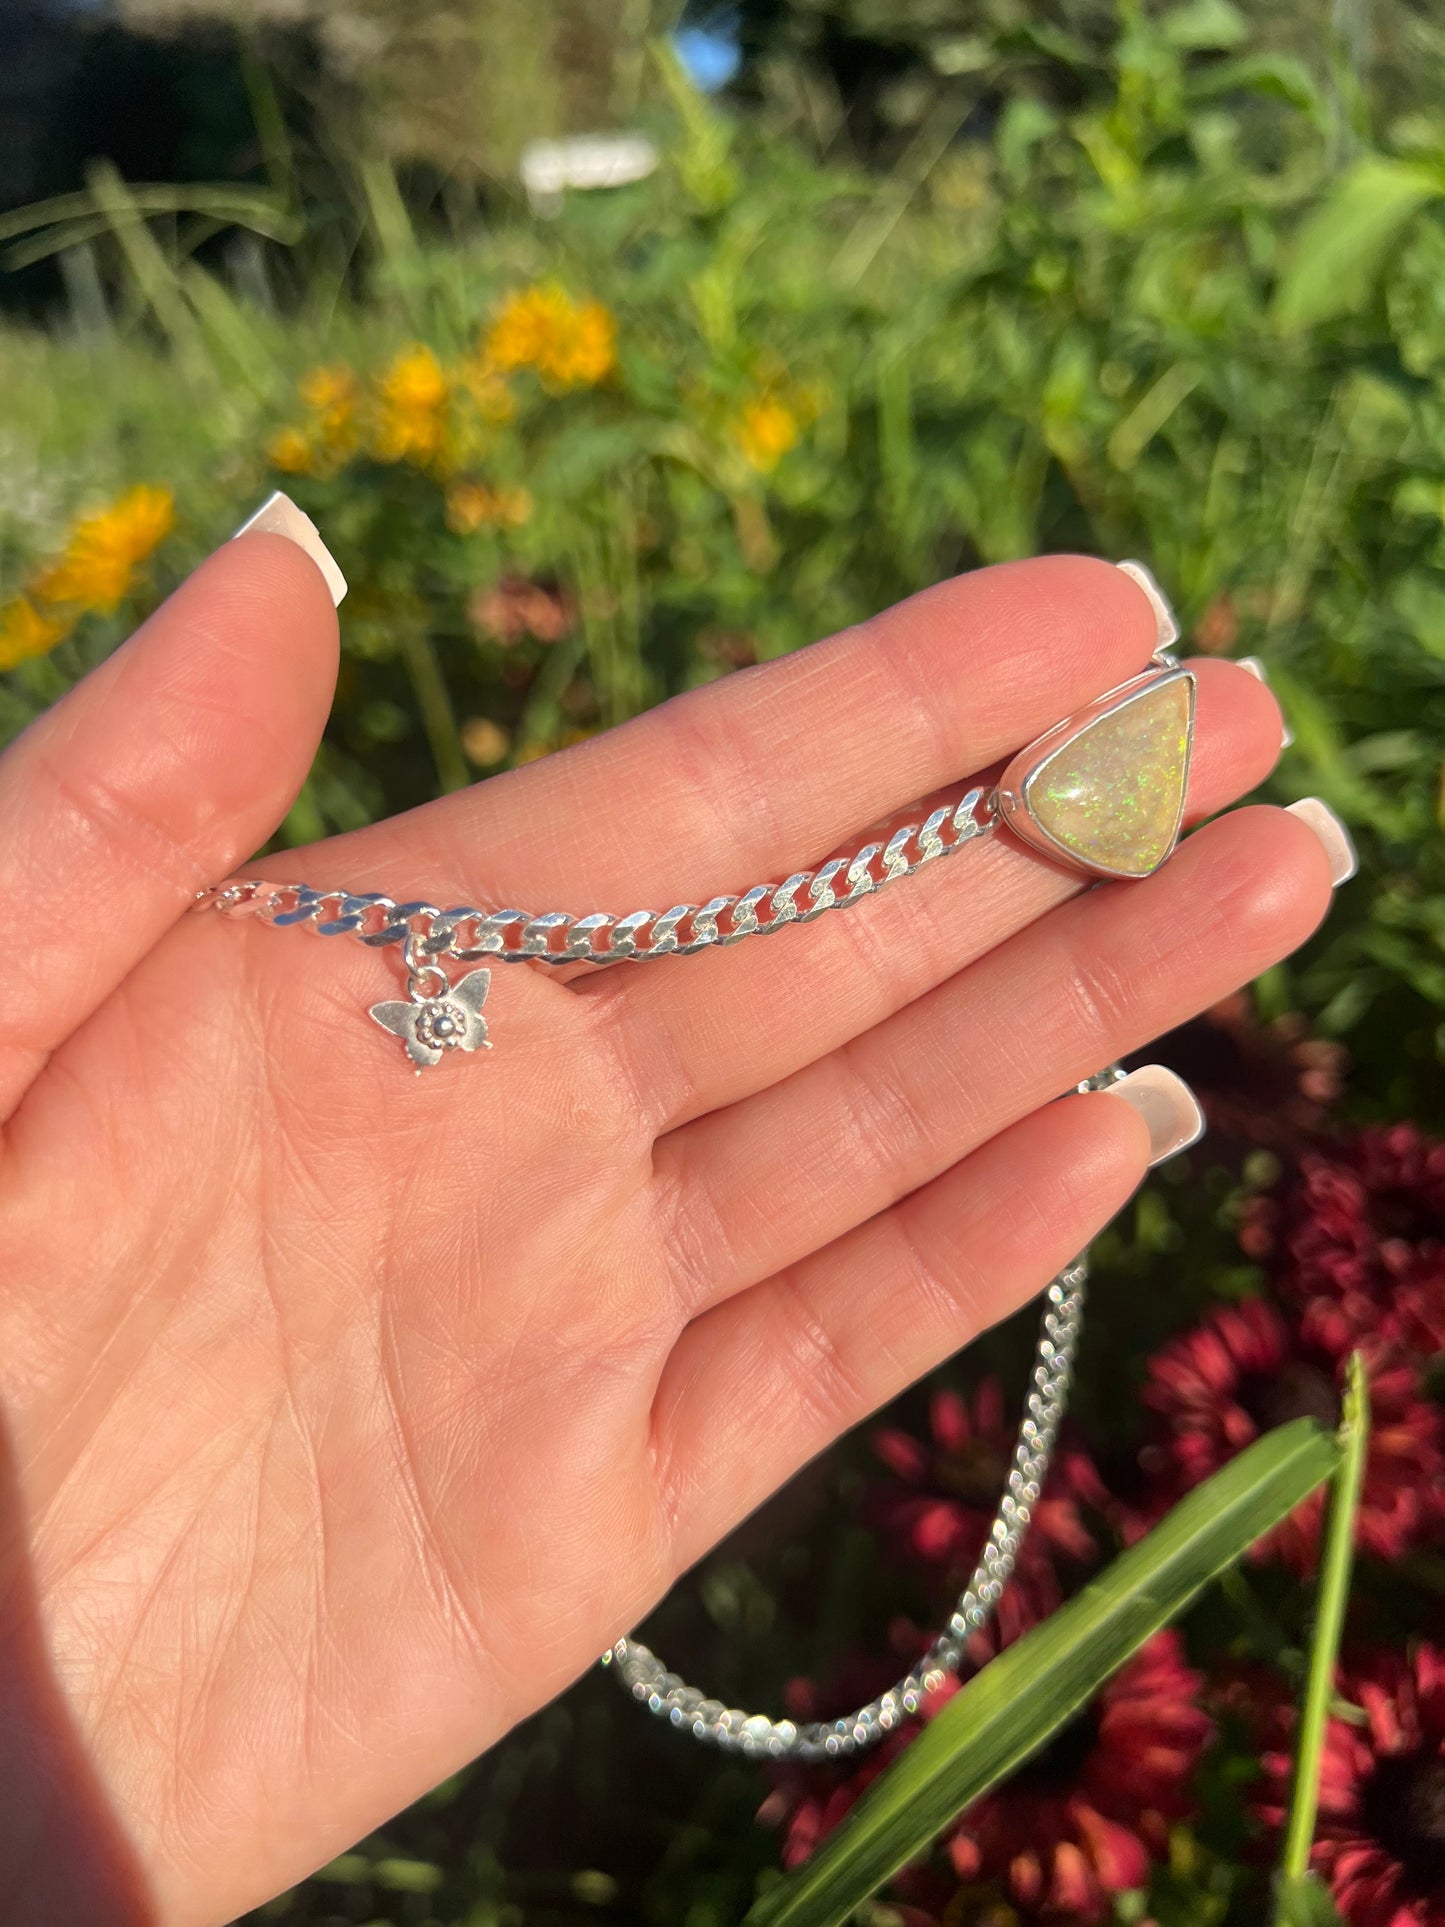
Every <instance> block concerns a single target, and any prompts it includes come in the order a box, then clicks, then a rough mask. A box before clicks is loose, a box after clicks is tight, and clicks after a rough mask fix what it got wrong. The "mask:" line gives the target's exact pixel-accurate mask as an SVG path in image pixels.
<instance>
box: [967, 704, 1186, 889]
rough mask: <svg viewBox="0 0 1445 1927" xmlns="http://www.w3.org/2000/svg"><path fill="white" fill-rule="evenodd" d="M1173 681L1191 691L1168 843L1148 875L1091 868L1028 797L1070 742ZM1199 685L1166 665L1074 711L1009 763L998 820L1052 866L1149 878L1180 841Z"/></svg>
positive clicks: (1000, 794) (1099, 866) (1114, 876)
mask: <svg viewBox="0 0 1445 1927" xmlns="http://www.w3.org/2000/svg"><path fill="white" fill-rule="evenodd" d="M1172 682H1184V683H1187V684H1188V688H1189V713H1188V717H1187V719H1186V722H1185V727H1184V780H1183V783H1182V784H1181V786H1180V791H1179V813H1178V816H1177V817H1176V819H1175V823H1174V828H1173V831H1172V833H1171V834H1170V837H1169V843H1168V846H1167V848H1166V849H1165V851H1164V853H1163V855H1162V856H1161V857H1160V858H1159V861H1158V862H1157V863H1153V864H1151V865H1150V866H1149V868H1148V869H1147V870H1121V869H1116V868H1113V867H1111V866H1110V865H1107V864H1102V863H1090V862H1088V861H1087V860H1086V859H1085V858H1083V857H1081V856H1080V855H1079V853H1078V852H1077V851H1076V850H1071V849H1069V848H1068V847H1067V845H1065V844H1063V843H1061V842H1060V841H1059V840H1058V838H1057V837H1055V836H1053V835H1052V834H1051V833H1050V832H1049V831H1048V830H1047V829H1045V827H1044V825H1043V824H1042V823H1041V822H1040V821H1039V820H1038V817H1037V815H1036V814H1035V812H1034V808H1033V803H1032V799H1031V794H1030V792H1031V791H1032V788H1033V785H1034V784H1035V783H1036V782H1037V780H1038V778H1039V777H1040V776H1041V775H1042V774H1043V771H1044V768H1045V766H1046V765H1047V764H1048V763H1050V762H1051V761H1052V760H1053V758H1054V757H1055V756H1056V755H1057V754H1058V752H1059V751H1060V750H1061V749H1063V748H1065V747H1066V746H1067V745H1068V744H1069V743H1071V742H1072V741H1073V740H1074V738H1075V737H1076V736H1082V735H1083V733H1084V731H1085V730H1086V729H1089V728H1091V727H1092V726H1093V725H1094V724H1095V723H1098V722H1102V721H1103V720H1104V718H1105V717H1106V716H1113V715H1116V714H1118V712H1119V711H1120V710H1124V709H1127V708H1128V707H1129V705H1130V704H1131V703H1135V702H1137V701H1138V700H1139V698H1140V697H1141V696H1145V695H1152V694H1153V693H1154V691H1155V690H1156V689H1162V688H1163V687H1164V686H1165V685H1166V684H1168V683H1172ZM1196 690H1197V685H1196V682H1195V678H1194V672H1193V671H1192V670H1189V669H1180V668H1177V667H1173V666H1170V667H1168V668H1161V669H1148V670H1145V671H1144V673H1143V674H1142V675H1139V676H1131V677H1130V679H1129V680H1128V682H1123V683H1120V684H1119V686H1118V687H1117V688H1116V689H1110V690H1108V691H1106V692H1105V694H1104V695H1102V696H1098V697H1096V698H1095V699H1094V701H1093V702H1091V703H1088V704H1086V705H1085V707H1084V708H1083V709H1077V710H1075V711H1074V713H1073V715H1072V716H1068V717H1066V718H1065V719H1064V721H1063V722H1061V723H1055V725H1054V727H1053V728H1052V729H1049V730H1045V732H1044V734H1043V735H1042V736H1038V737H1036V738H1035V739H1034V741H1033V742H1031V743H1030V744H1028V745H1027V747H1026V748H1024V749H1021V750H1020V751H1019V752H1018V754H1017V755H1016V756H1015V757H1014V758H1013V759H1012V760H1011V761H1010V763H1009V764H1008V767H1007V768H1006V769H1005V770H1004V773H1003V775H1002V776H1001V777H1000V778H999V785H998V792H997V802H998V812H999V815H1000V817H1001V818H1002V820H1003V821H1004V822H1005V823H1006V824H1007V825H1008V827H1009V828H1010V829H1011V830H1012V831H1013V833H1014V835H1015V836H1017V837H1018V838H1020V839H1021V841H1023V842H1025V843H1027V844H1028V845H1030V847H1031V848H1033V849H1035V850H1038V851H1040V852H1041V853H1042V854H1043V855H1044V856H1046V857H1048V858H1050V860H1051V861H1053V862H1055V863H1066V864H1067V865H1068V866H1069V868H1070V869H1072V870H1081V871H1083V873H1084V874H1085V875H1086V876H1097V877H1108V878H1111V879H1117V880H1123V881H1128V882H1138V881H1140V880H1142V879H1143V878H1144V877H1147V876H1152V875H1153V874H1154V872H1155V871H1156V870H1157V869H1158V868H1159V867H1160V865H1161V864H1163V863H1166V862H1167V861H1168V859H1169V857H1170V856H1171V855H1172V854H1173V851H1174V848H1175V845H1176V844H1177V843H1178V841H1179V831H1180V828H1181V826H1182V824H1183V821H1184V801H1185V796H1186V794H1187V792H1188V788H1189V765H1190V763H1191V761H1192V759H1193V755H1194V711H1195V702H1196Z"/></svg>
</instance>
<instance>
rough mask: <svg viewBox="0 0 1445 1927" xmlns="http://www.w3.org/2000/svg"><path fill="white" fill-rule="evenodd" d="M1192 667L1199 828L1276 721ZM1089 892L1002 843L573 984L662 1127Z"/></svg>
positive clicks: (1242, 784)
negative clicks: (770, 937) (790, 928)
mask: <svg viewBox="0 0 1445 1927" xmlns="http://www.w3.org/2000/svg"><path fill="white" fill-rule="evenodd" d="M1191 667H1192V668H1194V670H1195V671H1196V673H1197V675H1198V708H1197V715H1196V726H1195V753H1194V757H1193V759H1192V762H1191V768H1190V781H1189V799H1188V808H1189V814H1190V817H1191V818H1192V819H1197V818H1199V817H1201V816H1203V815H1206V814H1208V813H1210V812H1212V811H1214V810H1217V809H1220V808H1222V807H1223V806H1224V805H1225V804H1227V803H1230V802H1233V801H1234V800H1235V798H1236V797H1238V796H1240V795H1242V794H1243V793H1244V792H1245V791H1247V790H1249V789H1252V788H1253V787H1254V786H1255V784H1256V783H1258V782H1260V781H1261V780H1262V779H1263V778H1264V777H1265V776H1266V775H1267V774H1268V773H1269V771H1270V769H1271V768H1272V767H1273V766H1274V763H1275V760H1276V758H1277V756H1278V753H1279V742H1280V715H1279V710H1278V708H1277V707H1276V705H1275V701H1274V698H1273V697H1272V696H1271V695H1270V694H1269V692H1268V690H1267V689H1265V688H1264V687H1263V686H1262V684H1260V683H1259V682H1258V681H1257V680H1256V679H1255V678H1253V677H1252V676H1249V675H1247V674H1245V673H1243V672H1242V671H1240V670H1239V669H1237V668H1235V667H1234V665H1233V664H1231V663H1223V662H1199V663H1196V664H1192V665H1191ZM911 820H913V821H917V820H918V818H917V815H916V814H914V815H912V817H911ZM1088 887H1089V885H1088V879H1086V878H1084V877H1082V876H1080V875H1078V874H1077V873H1076V872H1073V871H1070V870H1067V869H1064V868H1062V867H1061V866H1060V865H1058V864H1055V863H1050V862H1048V861H1047V860H1045V859H1043V858H1041V857H1039V856H1038V855H1036V854H1034V853H1032V852H1031V851H1029V850H1028V849H1026V848H1025V846H1024V845H1023V844H1021V843H1019V842H1017V841H1016V840H1015V839H1014V838H1013V837H1011V836H1009V835H1007V834H1006V833H1004V834H999V835H997V836H994V837H991V838H988V839H986V840H984V841H981V842H979V843H976V844H974V845H973V846H972V847H970V848H968V849H965V850H963V851H961V852H960V853H959V854H958V855H957V856H956V857H955V858H953V859H952V860H951V861H949V862H948V863H939V864H934V865H933V866H932V867H931V868H928V869H925V870H922V871H920V872H919V873H918V874H917V875H916V876H913V877H910V878H908V879H907V880H906V881H904V882H900V883H898V884H896V885H895V886H893V887H892V888H890V889H888V890H885V891H882V892H881V893H879V894H878V895H877V896H874V897H868V898H865V899H864V900H863V901H862V902H860V903H858V904H856V905H853V906H851V907H850V908H848V909H847V910H845V911H844V912H842V913H841V914H839V915H834V916H828V917H824V918H822V919H820V920H819V921H818V922H817V923H814V924H810V925H808V926H806V927H805V928H803V929H800V930H798V931H794V932H789V933H788V934H787V935H785V936H783V935H780V936H779V938H778V941H777V942H775V943H749V944H742V945H739V946H738V948H737V949H735V950H728V951H718V952H714V953H706V952H705V953H703V954H701V955H699V956H696V957H689V958H680V959H678V960H676V961H675V962H674V963H669V964H664V965H661V966H660V967H659V968H658V969H657V970H649V971H645V972H644V971H626V972H623V971H610V972H607V973H606V974H604V975H603V976H600V977H599V976H593V977H591V978H589V979H588V980H587V981H586V982H585V983H584V984H582V985H581V986H580V988H581V990H582V993H583V995H585V996H588V997H591V998H595V999H597V1000H598V1001H599V1002H600V1003H601V1004H602V1005H603V1006H604V1007H605V1009H606V1011H607V1028H608V1029H609V1031H610V1032H611V1034H612V1035H613V1036H614V1037H615V1040H616V1045H617V1048H618V1049H620V1050H621V1051H622V1052H623V1053H624V1055H625V1057H626V1058H627V1061H628V1064H629V1066H630V1069H631V1075H632V1083H633V1084H634V1086H635V1087H636V1088H637V1089H638V1090H639V1091H641V1092H642V1093H644V1095H645V1098H646V1100H647V1101H648V1102H649V1103H650V1104H651V1105H652V1106H653V1107H654V1108H653V1121H654V1124H655V1126H656V1127H657V1129H658V1130H659V1131H661V1130H666V1129H670V1128H675V1127H676V1126H677V1125H679V1124H682V1123H684V1122H686V1121H687V1120H688V1119H689V1118H693V1117H697V1116H699V1115H700V1114H701V1113H703V1112H705V1111H707V1110H711V1109H715V1108H717V1107H719V1106H722V1105H725V1104H732V1103H735V1102H736V1101H737V1100H738V1099H740V1098H743V1097H746V1096H749V1095H750V1094H751V1093H752V1092H754V1091H757V1090H761V1089H764V1088H766V1086H768V1085H769V1084H773V1083H776V1082H777V1081H778V1080H779V1079H780V1078H783V1077H786V1076H788V1075H789V1074H790V1073H791V1072H793V1071H795V1070H797V1069H798V1068H799V1067H800V1066H801V1065H803V1064H806V1063H810V1062H812V1061H813V1060H814V1059H815V1058H818V1057H822V1056H825V1055H827V1053H828V1052H830V1051H832V1050H835V1049H837V1048H838V1047H839V1046H840V1045H841V1044H843V1043H845V1042H846V1041H847V1039H849V1038H850V1037H855V1036H857V1035H859V1034H860V1033H861V1032H863V1031H865V1030H868V1029H869V1028H871V1027H872V1026H873V1025H875V1024H878V1023H880V1022H882V1021H883V1019H884V1018H886V1017H887V1016H889V1015H890V1014H891V1013H892V1012H893V1011H895V1010H899V1009H901V1008H902V1007H903V1006H904V1005H905V1004H908V1003H911V1002H912V1001H913V1000H914V999H915V998H916V997H920V996H922V995H923V993H924V992H925V991H927V990H929V989H930V988H932V986H933V985H935V984H937V983H941V982H942V981H943V980H944V979H945V978H946V977H949V976H951V975H952V974H953V973H954V972H955V971H957V970H959V969H961V968H962V967H963V966H964V965H965V964H967V963H969V962H971V961H972V960H973V959H975V958H977V957H980V956H982V955H983V954H984V953H985V952H986V951H988V950H990V949H992V948H993V947H994V946H995V945H996V944H999V943H1002V942H1003V941H1004V940H1005V939H1006V938H1008V937H1009V936H1011V935H1012V934H1013V933H1014V932H1015V931H1017V930H1019V929H1021V928H1023V927H1024V925H1026V924H1028V923H1029V922H1031V921H1032V920H1033V919H1034V918H1036V917H1039V916H1041V915H1043V914H1044V913H1045V912H1046V911H1048V910H1049V909H1051V908H1052V907H1054V906H1055V905H1057V904H1060V903H1062V902H1064V901H1065V900H1066V899H1067V898H1069V897H1071V896H1076V895H1078V894H1080V893H1081V892H1082V891H1084V890H1085V889H1087V888H1088ZM803 1010H805V1011H806V1021H800V1012H801V1011H803ZM741 1040H746V1046H745V1048H740V1041H741Z"/></svg>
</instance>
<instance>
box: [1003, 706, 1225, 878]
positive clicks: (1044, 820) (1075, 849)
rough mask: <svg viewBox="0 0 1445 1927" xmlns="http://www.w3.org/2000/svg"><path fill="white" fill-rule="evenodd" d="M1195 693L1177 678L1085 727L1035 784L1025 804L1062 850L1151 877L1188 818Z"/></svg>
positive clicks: (1126, 873)
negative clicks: (1182, 821) (1186, 787)
mask: <svg viewBox="0 0 1445 1927" xmlns="http://www.w3.org/2000/svg"><path fill="white" fill-rule="evenodd" d="M1191 698H1192V688H1191V684H1190V682H1189V679H1188V678H1187V677H1184V676H1180V677H1177V678H1176V679H1175V680H1173V681H1171V682H1166V683H1161V684H1160V685H1159V687H1158V688H1157V689H1146V690H1145V691H1144V693H1143V694H1142V695H1140V696H1136V697H1135V698H1134V700H1133V701H1132V702H1129V703H1126V704H1125V705H1124V707H1123V708H1122V709H1119V710H1116V711H1115V712H1114V713H1113V714H1112V715H1109V716H1103V717H1101V718H1100V719H1099V721H1098V722H1096V723H1090V724H1089V725H1088V726H1087V727H1086V728H1084V729H1082V730H1081V731H1080V732H1079V734H1078V735H1077V736H1075V737H1074V738H1072V740H1071V741H1069V742H1067V743H1065V744H1064V746H1063V747H1062V749H1056V750H1055V751H1054V753H1053V755H1052V756H1051V757H1050V758H1049V759H1048V761H1047V762H1046V763H1045V764H1044V765H1043V767H1042V768H1041V769H1040V770H1038V771H1037V773H1036V774H1035V775H1034V776H1033V777H1032V778H1031V780H1030V782H1029V785H1028V793H1027V798H1026V801H1027V805H1028V809H1029V813H1030V814H1031V815H1032V816H1033V818H1034V820H1035V822H1037V823H1038V824H1039V825H1040V827H1041V828H1042V829H1044V830H1046V831H1047V832H1048V834H1049V835H1050V836H1051V837H1052V838H1053V839H1054V841H1055V842H1056V843H1058V844H1059V845H1060V846H1061V847H1062V848H1063V849H1065V850H1067V851H1069V852H1071V853H1072V854H1073V855H1075V856H1077V857H1080V858H1081V859H1082V860H1083V861H1084V862H1085V863H1089V864H1092V865H1095V866H1096V867H1097V868H1099V869H1102V870H1108V871H1110V872H1112V873H1113V874H1114V875H1116V876H1132V877H1140V876H1148V874H1149V872H1150V871H1151V870H1154V869H1157V868H1158V866H1159V865H1160V864H1161V863H1162V862H1163V861H1164V859H1165V857H1166V856H1168V854H1169V852H1170V850H1171V849H1172V848H1173V846H1174V839H1175V837H1176V836H1177V835H1178V834H1179V822H1180V818H1181V817H1182V816H1183V814H1184V783H1185V778H1186V776H1187V774H1188V768H1189V721H1190V708H1191Z"/></svg>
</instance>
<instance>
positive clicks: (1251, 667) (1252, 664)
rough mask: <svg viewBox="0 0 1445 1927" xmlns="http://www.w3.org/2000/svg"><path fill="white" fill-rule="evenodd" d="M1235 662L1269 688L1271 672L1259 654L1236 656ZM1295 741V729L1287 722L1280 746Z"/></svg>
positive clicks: (1284, 747)
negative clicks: (1269, 672)
mask: <svg viewBox="0 0 1445 1927" xmlns="http://www.w3.org/2000/svg"><path fill="white" fill-rule="evenodd" d="M1234 664H1235V667H1236V668H1237V669H1242V670H1243V671H1244V673H1245V675H1246V676H1253V677H1254V680H1255V681H1256V682H1262V683H1263V684H1264V686H1265V688H1266V689H1268V688H1269V674H1268V672H1267V670H1266V669H1265V666H1264V664H1263V663H1262V662H1261V661H1260V659H1259V657H1258V656H1236V657H1235V659H1234ZM1293 741H1294V731H1293V730H1292V729H1291V728H1290V726H1289V724H1288V723H1285V725H1284V726H1283V728H1282V729H1281V731H1280V737H1279V746H1280V748H1281V749H1288V748H1289V746H1290V744H1291V743H1292V742H1293Z"/></svg>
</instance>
